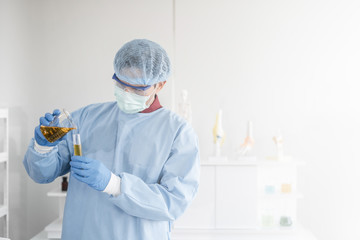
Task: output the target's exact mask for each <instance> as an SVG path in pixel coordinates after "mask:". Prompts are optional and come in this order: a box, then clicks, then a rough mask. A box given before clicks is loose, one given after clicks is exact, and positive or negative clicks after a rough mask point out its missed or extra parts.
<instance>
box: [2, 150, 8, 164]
mask: <svg viewBox="0 0 360 240" xmlns="http://www.w3.org/2000/svg"><path fill="white" fill-rule="evenodd" d="M8 158H9V154H8V153H7V152H2V153H0V163H1V162H7V161H8Z"/></svg>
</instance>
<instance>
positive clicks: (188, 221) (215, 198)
mask: <svg viewBox="0 0 360 240" xmlns="http://www.w3.org/2000/svg"><path fill="white" fill-rule="evenodd" d="M299 164H302V163H301V162H298V161H274V160H244V161H235V160H233V161H231V160H229V161H213V162H210V161H208V162H203V163H202V164H201V180H200V187H199V192H198V194H197V196H196V198H195V200H194V202H193V204H192V205H191V206H190V207H189V209H187V211H186V212H185V214H184V215H183V216H181V217H180V218H179V219H178V220H177V221H176V222H175V225H174V226H175V229H202V230H206V229H207V230H216V229H217V230H219V229H221V230H226V229H233V230H234V229H240V230H241V229H253V230H256V229H257V230H259V231H264V230H266V231H269V230H271V231H276V230H280V229H281V231H284V230H294V229H295V226H296V222H297V201H298V199H299V198H300V197H301V196H302V195H301V194H299V193H298V192H297V187H296V185H297V184H296V183H297V166H298V165H299Z"/></svg>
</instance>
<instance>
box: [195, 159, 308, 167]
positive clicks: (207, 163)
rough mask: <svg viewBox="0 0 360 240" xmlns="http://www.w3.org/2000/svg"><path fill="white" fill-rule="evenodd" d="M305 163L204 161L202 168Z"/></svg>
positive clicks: (299, 162)
mask: <svg viewBox="0 0 360 240" xmlns="http://www.w3.org/2000/svg"><path fill="white" fill-rule="evenodd" d="M304 164H305V162H304V161H299V160H291V161H276V160H227V161H202V162H201V165H202V166H249V165H250V166H251V165H254V166H283V165H290V166H291V165H294V166H297V165H304Z"/></svg>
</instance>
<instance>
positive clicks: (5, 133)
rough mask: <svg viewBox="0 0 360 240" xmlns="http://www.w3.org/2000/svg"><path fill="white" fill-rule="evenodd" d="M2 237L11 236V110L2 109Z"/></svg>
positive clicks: (0, 200) (0, 129) (0, 215)
mask: <svg viewBox="0 0 360 240" xmlns="http://www.w3.org/2000/svg"><path fill="white" fill-rule="evenodd" d="M0 237H9V112H8V109H0Z"/></svg>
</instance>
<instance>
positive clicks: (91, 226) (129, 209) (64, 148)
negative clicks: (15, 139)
mask: <svg viewBox="0 0 360 240" xmlns="http://www.w3.org/2000/svg"><path fill="white" fill-rule="evenodd" d="M72 117H73V119H74V121H75V122H76V124H77V126H78V127H79V129H80V134H81V140H82V150H83V156H86V157H89V158H93V159H96V160H99V161H101V162H102V163H103V164H104V165H105V166H106V167H107V168H108V169H109V170H111V171H112V172H113V173H114V174H116V175H118V176H120V178H121V193H120V195H119V196H117V197H114V196H112V195H109V194H107V193H104V192H99V191H96V190H94V189H92V188H91V187H89V186H88V185H87V184H85V183H82V182H80V181H78V180H76V179H75V178H74V177H72V176H71V174H70V179H69V186H68V192H67V197H66V204H65V210H64V218H63V230H62V239H64V240H68V239H71V240H74V239H77V240H79V239H84V240H85V239H86V240H91V239H96V240H100V239H101V240H105V239H106V240H107V239H112V240H115V239H121V240H127V239H128V240H137V239H139V240H140V239H142V240H143V239H154V240H165V239H170V230H171V224H172V222H173V221H174V220H175V219H177V218H178V217H179V216H180V215H181V214H182V213H183V212H184V211H185V209H186V208H187V206H188V205H189V204H190V202H191V201H192V199H193V198H194V196H195V194H196V192H197V189H198V183H199V171H200V167H199V150H198V140H197V136H196V134H195V133H194V130H193V129H192V127H190V125H189V124H188V123H186V121H185V120H183V119H182V118H180V117H179V116H177V115H176V114H174V113H172V112H171V111H169V110H167V109H165V108H160V109H158V110H156V111H154V112H151V113H136V114H125V113H123V112H122V111H121V110H120V109H119V107H118V106H117V104H116V102H109V103H101V104H93V105H89V106H87V107H84V108H81V109H79V110H77V111H75V112H74V113H72ZM33 146H34V139H32V142H31V143H30V145H29V148H28V150H27V152H26V155H25V158H24V161H23V163H24V166H25V169H26V171H27V173H28V174H29V176H30V177H31V178H32V179H33V180H34V181H35V182H38V183H49V182H52V181H54V180H55V179H56V178H57V177H59V176H62V175H64V174H66V173H68V172H69V170H70V165H69V161H70V157H71V155H73V154H74V150H73V145H72V139H71V134H67V136H66V140H64V141H61V142H60V143H59V144H58V145H57V146H56V147H54V149H53V150H52V151H51V152H49V153H47V154H40V153H38V152H36V151H35V150H34V147H33Z"/></svg>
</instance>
